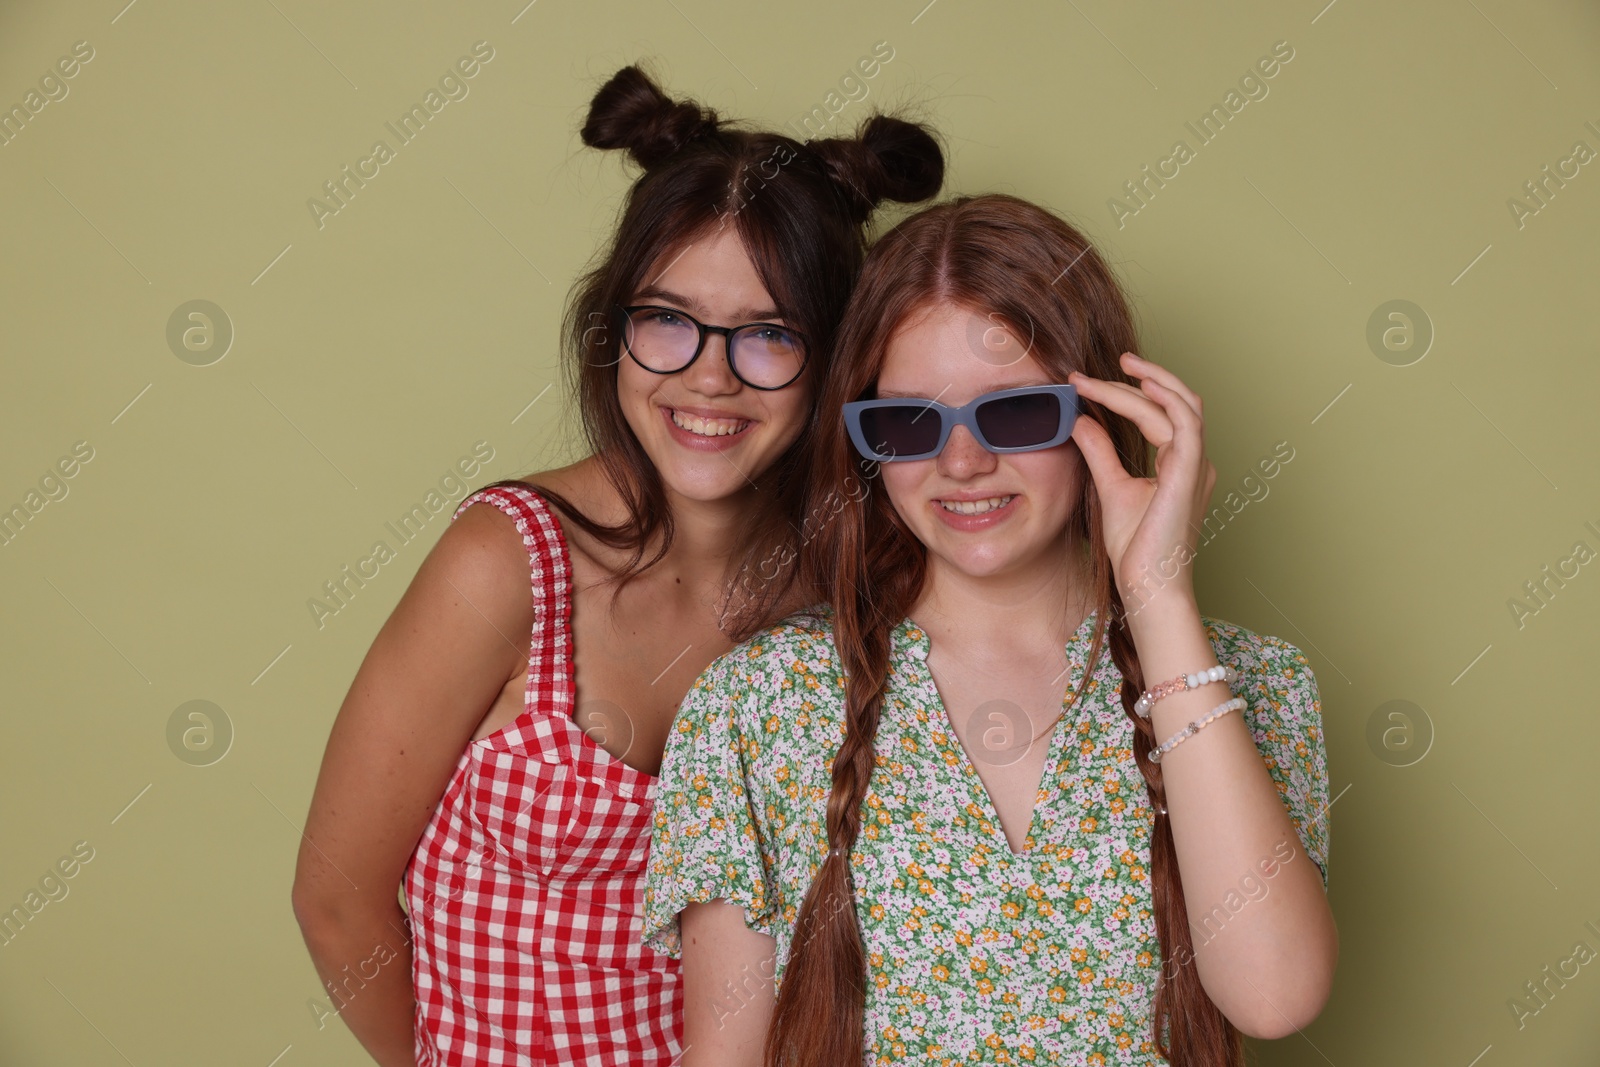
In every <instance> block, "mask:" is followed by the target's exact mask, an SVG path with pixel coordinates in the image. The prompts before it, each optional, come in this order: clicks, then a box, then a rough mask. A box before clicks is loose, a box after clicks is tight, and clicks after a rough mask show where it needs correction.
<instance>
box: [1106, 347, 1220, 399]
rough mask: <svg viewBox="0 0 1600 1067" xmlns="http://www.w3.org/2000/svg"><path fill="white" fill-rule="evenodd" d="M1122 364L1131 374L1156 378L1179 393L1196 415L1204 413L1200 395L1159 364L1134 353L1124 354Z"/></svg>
mask: <svg viewBox="0 0 1600 1067" xmlns="http://www.w3.org/2000/svg"><path fill="white" fill-rule="evenodd" d="M1122 364H1123V366H1125V367H1127V368H1128V370H1129V372H1130V373H1132V374H1134V375H1135V376H1137V377H1141V378H1154V379H1155V380H1156V381H1158V382H1160V383H1161V384H1162V385H1164V386H1166V387H1167V388H1168V389H1170V390H1172V391H1173V392H1174V393H1177V394H1178V395H1179V396H1181V397H1183V399H1184V400H1185V401H1186V402H1187V403H1188V404H1189V406H1190V407H1192V408H1194V410H1195V412H1196V413H1202V405H1201V401H1200V397H1199V394H1197V393H1195V391H1194V390H1192V389H1190V388H1189V387H1188V386H1187V385H1184V384H1183V382H1182V380H1180V379H1179V378H1178V376H1177V375H1176V374H1173V373H1172V372H1171V371H1169V370H1168V369H1167V368H1165V367H1163V366H1161V365H1160V364H1158V363H1151V362H1150V361H1149V360H1148V359H1145V358H1144V357H1143V356H1138V355H1135V354H1134V353H1132V352H1124V353H1123V354H1122Z"/></svg>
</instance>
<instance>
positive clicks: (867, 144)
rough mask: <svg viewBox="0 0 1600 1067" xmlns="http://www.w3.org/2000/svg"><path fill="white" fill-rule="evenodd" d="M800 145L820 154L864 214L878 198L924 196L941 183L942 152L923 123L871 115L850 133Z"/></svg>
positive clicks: (913, 200)
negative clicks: (854, 131)
mask: <svg viewBox="0 0 1600 1067" xmlns="http://www.w3.org/2000/svg"><path fill="white" fill-rule="evenodd" d="M806 147H807V148H809V149H810V150H811V151H813V152H815V153H816V154H817V156H818V158H820V159H821V160H822V164H823V167H824V168H826V170H827V172H828V174H829V176H830V177H832V178H833V180H834V181H835V182H837V183H838V184H839V185H840V186H841V187H842V188H843V189H844V190H845V192H846V194H847V195H848V196H849V198H850V201H851V203H852V204H853V205H855V207H856V210H857V214H858V216H859V217H860V218H861V219H865V218H866V217H867V216H869V215H871V214H872V210H873V209H874V208H876V207H877V206H878V204H879V203H881V202H882V201H884V200H894V201H897V202H899V203H904V204H910V203H916V202H917V201H919V200H927V199H928V198H929V197H931V196H934V195H936V194H937V193H938V192H939V187H940V186H941V185H943V184H944V152H943V150H941V149H940V147H939V142H938V141H936V140H935V139H934V137H933V134H932V132H931V131H930V130H929V129H928V128H927V127H926V126H922V125H920V124H918V123H915V122H907V121H905V120H904V119H897V118H892V117H890V116H888V115H873V116H871V117H870V118H868V119H867V121H866V122H865V123H864V124H863V125H862V127H861V128H860V129H859V130H858V131H857V132H856V136H855V137H854V138H839V137H829V138H825V139H823V140H820V141H808V142H807V143H806Z"/></svg>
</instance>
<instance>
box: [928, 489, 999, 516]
mask: <svg viewBox="0 0 1600 1067" xmlns="http://www.w3.org/2000/svg"><path fill="white" fill-rule="evenodd" d="M1016 498H1017V494H1015V493H1012V494H1011V495H1010V496H992V497H989V498H988V499H987V500H941V501H939V506H940V507H942V508H944V509H945V510H946V511H950V512H954V513H955V514H957V515H982V514H983V513H984V512H987V511H994V510H995V509H997V508H1003V507H1005V506H1006V505H1007V504H1009V503H1011V502H1012V501H1013V500H1015V499H1016Z"/></svg>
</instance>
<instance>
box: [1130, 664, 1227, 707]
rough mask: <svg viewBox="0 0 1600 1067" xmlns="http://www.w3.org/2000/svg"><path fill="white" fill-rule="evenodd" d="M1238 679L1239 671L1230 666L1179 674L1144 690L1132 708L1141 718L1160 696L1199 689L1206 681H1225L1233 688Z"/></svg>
mask: <svg viewBox="0 0 1600 1067" xmlns="http://www.w3.org/2000/svg"><path fill="white" fill-rule="evenodd" d="M1238 680H1239V672H1238V671H1236V670H1234V669H1233V668H1232V667H1210V668H1207V669H1206V670H1203V671H1196V672H1195V673H1193V674H1180V675H1179V676H1178V677H1176V678H1174V679H1172V681H1170V682H1162V683H1161V684H1160V685H1158V686H1156V687H1155V688H1154V689H1148V690H1146V691H1145V692H1144V693H1143V694H1142V695H1141V696H1140V697H1139V699H1138V700H1136V701H1134V702H1133V710H1134V711H1136V712H1138V714H1139V717H1140V718H1141V719H1148V718H1149V717H1150V708H1151V707H1152V706H1153V705H1154V704H1155V702H1156V701H1158V700H1160V699H1161V698H1162V697H1166V696H1171V695H1172V694H1173V693H1182V692H1183V691H1184V690H1186V689H1199V688H1200V687H1201V686H1202V685H1205V684H1206V683H1207V682H1227V683H1228V688H1230V689H1231V688H1233V683H1234V682H1237V681H1238Z"/></svg>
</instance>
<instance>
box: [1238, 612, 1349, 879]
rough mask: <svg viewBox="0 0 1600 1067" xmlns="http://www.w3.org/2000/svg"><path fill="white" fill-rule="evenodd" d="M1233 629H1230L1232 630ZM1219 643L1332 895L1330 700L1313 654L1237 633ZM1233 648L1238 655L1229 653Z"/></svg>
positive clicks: (1259, 743) (1260, 745)
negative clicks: (1320, 686) (1326, 715)
mask: <svg viewBox="0 0 1600 1067" xmlns="http://www.w3.org/2000/svg"><path fill="white" fill-rule="evenodd" d="M1224 625H1225V624H1224ZM1224 632H1226V631H1224ZM1236 632H1237V633H1238V634H1239V639H1238V640H1237V641H1229V640H1228V639H1227V638H1224V639H1223V640H1222V641H1219V642H1218V643H1219V644H1220V645H1222V646H1223V648H1221V649H1220V651H1223V652H1225V653H1226V654H1228V658H1225V659H1222V660H1220V662H1223V663H1228V664H1230V665H1231V666H1233V667H1234V668H1235V669H1236V670H1238V671H1239V674H1240V681H1239V684H1238V688H1237V689H1236V693H1237V695H1238V696H1242V697H1244V698H1245V700H1246V702H1247V707H1246V708H1245V721H1246V722H1247V723H1248V725H1249V726H1250V734H1251V736H1252V737H1253V738H1254V739H1255V743H1256V748H1257V750H1259V751H1260V753H1261V759H1262V762H1263V763H1265V764H1266V767H1267V773H1268V774H1269V775H1270V776H1271V777H1272V784H1273V785H1275V786H1276V787H1277V789H1278V794H1279V795H1280V796H1281V797H1282V798H1283V806H1284V808H1285V809H1286V810H1287V811H1288V813H1289V818H1290V820H1291V821H1292V822H1293V823H1294V827H1295V831H1296V833H1298V834H1299V837H1300V847H1301V848H1303V849H1304V850H1305V854H1306V855H1307V856H1309V857H1311V860H1312V862H1314V863H1315V864H1316V865H1317V869H1318V870H1319V871H1320V872H1321V874H1322V888H1323V891H1324V892H1326V891H1327V888H1328V820H1329V812H1328V752H1327V746H1326V744H1325V742H1324V740H1323V735H1322V699H1321V696H1320V694H1319V693H1318V691H1317V679H1316V676H1315V675H1313V674H1312V673H1311V665H1310V664H1309V663H1308V662H1307V660H1306V657H1305V653H1303V652H1301V651H1300V650H1299V649H1298V648H1296V647H1295V646H1294V645H1292V644H1290V643H1289V642H1287V641H1284V640H1283V639H1281V638H1277V637H1272V636H1270V635H1266V634H1254V633H1250V632H1249V631H1247V630H1242V629H1241V630H1237V631H1236ZM1229 646H1231V647H1229Z"/></svg>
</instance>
